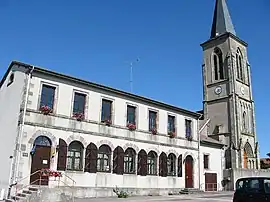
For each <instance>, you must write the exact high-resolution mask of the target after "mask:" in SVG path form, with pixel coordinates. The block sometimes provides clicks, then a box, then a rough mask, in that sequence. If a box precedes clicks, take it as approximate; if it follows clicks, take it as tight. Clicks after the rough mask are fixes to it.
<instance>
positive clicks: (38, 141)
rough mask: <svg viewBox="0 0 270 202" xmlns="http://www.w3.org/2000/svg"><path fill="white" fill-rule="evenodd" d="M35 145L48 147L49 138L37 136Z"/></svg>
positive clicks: (49, 143) (49, 144)
mask: <svg viewBox="0 0 270 202" xmlns="http://www.w3.org/2000/svg"><path fill="white" fill-rule="evenodd" d="M34 145H35V146H44V147H50V146H51V145H52V143H51V140H50V139H49V138H47V137H46V136H39V137H37V139H36V140H35V142H34Z"/></svg>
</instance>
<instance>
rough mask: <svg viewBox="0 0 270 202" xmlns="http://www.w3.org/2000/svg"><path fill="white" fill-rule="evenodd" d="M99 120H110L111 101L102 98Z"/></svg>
mask: <svg viewBox="0 0 270 202" xmlns="http://www.w3.org/2000/svg"><path fill="white" fill-rule="evenodd" d="M101 110H102V111H101V122H107V121H108V122H109V123H111V122H112V101H111V100H106V99H102V109H101Z"/></svg>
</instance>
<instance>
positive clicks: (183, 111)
mask: <svg viewBox="0 0 270 202" xmlns="http://www.w3.org/2000/svg"><path fill="white" fill-rule="evenodd" d="M13 65H19V66H23V67H26V68H30V67H32V66H33V65H30V64H26V63H23V62H19V61H12V62H11V63H10V65H9V68H8V70H7V72H6V73H5V75H4V77H3V78H2V80H1V82H0V88H1V86H2V84H3V83H4V81H5V79H6V77H7V75H8V73H9V71H10V70H11V68H12V66H13ZM34 67H35V69H34V73H35V72H36V73H41V74H44V75H48V76H52V77H55V78H60V79H64V80H68V81H71V82H73V83H77V84H82V85H86V86H88V87H91V88H94V89H98V90H102V91H106V92H110V93H113V94H116V95H120V96H124V97H127V98H131V99H135V100H138V101H141V102H144V103H149V104H152V105H155V106H157V107H162V108H165V109H167V110H171V111H175V112H178V113H181V114H185V115H188V116H191V117H194V118H196V119H198V118H199V117H201V114H199V113H196V112H193V111H190V110H187V109H183V108H180V107H176V106H173V105H170V104H166V103H163V102H160V101H156V100H153V99H150V98H146V97H143V96H140V95H135V94H132V93H128V92H125V91H122V90H118V89H115V88H111V87H108V86H104V85H101V84H97V83H93V82H89V81H86V80H82V79H79V78H75V77H72V76H68V75H65V74H62V73H57V72H54V71H51V70H48V69H44V68H41V67H37V66H34Z"/></svg>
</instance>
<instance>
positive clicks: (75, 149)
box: [67, 141, 83, 170]
mask: <svg viewBox="0 0 270 202" xmlns="http://www.w3.org/2000/svg"><path fill="white" fill-rule="evenodd" d="M82 160H83V145H82V143H80V142H78V141H73V142H71V143H70V144H69V146H68V155H67V169H68V170H82V168H83V166H82V165H83V164H82Z"/></svg>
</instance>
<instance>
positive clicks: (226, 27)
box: [210, 0, 236, 38]
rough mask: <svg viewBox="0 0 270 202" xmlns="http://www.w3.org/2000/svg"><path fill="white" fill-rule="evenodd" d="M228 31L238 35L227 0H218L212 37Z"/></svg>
mask: <svg viewBox="0 0 270 202" xmlns="http://www.w3.org/2000/svg"><path fill="white" fill-rule="evenodd" d="M227 32H229V33H231V34H233V35H235V36H236V33H235V30H234V26H233V23H232V20H231V17H230V13H229V10H228V7H227V4H226V0H216V6H215V12H214V17H213V24H212V30H211V37H210V38H215V37H216V36H219V35H222V34H225V33H227Z"/></svg>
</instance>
